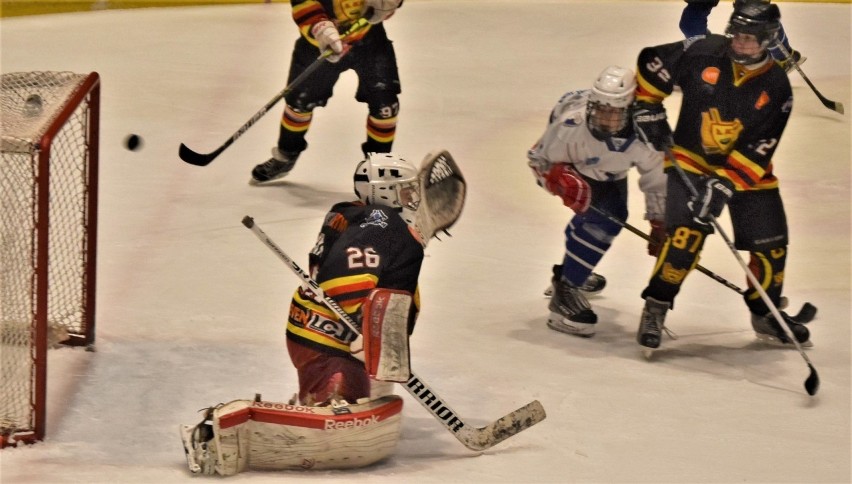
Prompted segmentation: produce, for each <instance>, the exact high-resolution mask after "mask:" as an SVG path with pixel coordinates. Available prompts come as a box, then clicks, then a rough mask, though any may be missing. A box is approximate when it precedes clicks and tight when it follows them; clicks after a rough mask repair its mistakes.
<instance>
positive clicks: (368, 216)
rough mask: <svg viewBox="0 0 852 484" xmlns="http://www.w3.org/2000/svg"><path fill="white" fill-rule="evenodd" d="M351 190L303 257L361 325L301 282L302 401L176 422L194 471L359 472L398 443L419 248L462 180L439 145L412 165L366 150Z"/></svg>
mask: <svg viewBox="0 0 852 484" xmlns="http://www.w3.org/2000/svg"><path fill="white" fill-rule="evenodd" d="M355 193H356V195H357V196H358V198H359V199H360V200H359V201H354V202H342V203H338V204H336V205H334V206H333V207H332V208H331V211H329V212H328V214H327V215H326V217H325V221H324V222H323V225H322V228H321V229H320V233H319V236H318V238H317V242H316V245H315V246H314V248H313V250H312V251H311V253H310V255H309V260H310V270H311V274H312V277H313V279H314V280H315V281H316V282H317V283H318V284H319V287H320V288H321V289H322V290H323V292H324V294H325V295H326V296H327V297H330V298H332V299H333V300H334V302H335V303H337V305H338V306H339V307H340V308H342V309H343V311H345V312H346V314H347V315H348V316H350V319H352V320H354V321H355V323H356V324H357V326H358V328H357V329H358V331H357V332H356V331H353V330H352V329H351V328H350V327H349V326H348V325H347V324H345V323H343V322H341V321H340V318H339V317H338V315H337V314H335V312H334V311H332V310H331V309H329V308H328V306H326V305H325V304H324V302H323V301H322V300H321V299H318V298H317V297H316V296H315V295H314V293H312V292H311V291H310V290H308V289H306V288H305V287H300V288H298V289H297V290H296V292H295V294H294V295H293V299H292V302H291V305H290V313H289V316H288V319H287V332H286V334H287V350H288V352H289V354H290V360H291V361H292V363H293V365H294V366H295V368H296V372H297V374H298V379H299V393H298V400H296V398H294V399H293V400H292V401H291V402H289V403H274V402H263V401H259V399H256V401H249V400H236V401H233V402H230V403H227V404H224V405H221V404H220V405H217V406H215V407H212V408H210V409H207V410H206V412H205V416H204V420H203V421H202V422H201V423H200V424H198V425H196V426H194V427H192V426H183V427H182V428H181V434H182V439H183V441H184V447H185V449H186V452H187V462H188V464H189V467H190V470H191V471H192V472H193V473H204V474H214V473H217V474H220V475H232V474H235V473H237V472H240V471H243V470H246V469H272V470H277V469H308V468H314V469H329V468H351V467H362V466H365V465H368V464H371V463H374V462H377V461H379V460H381V459H383V458H385V457H387V456H389V455H390V454H391V453H393V451H394V450H395V448H396V443H397V440H398V438H399V433H400V427H401V417H402V413H401V412H402V399H401V398H400V397H398V396H396V395H393V394H392V391H391V390H392V388H391V385H392V383H391V382H394V381H396V382H405V381H406V380H407V378H408V376H409V356H408V355H409V353H408V336H409V335H410V334H411V332H412V331H413V330H414V324H415V320H416V318H417V314H418V308H419V296H418V290H417V288H418V282H417V281H418V277H419V274H420V266H421V263H422V262H423V250H424V248H425V246H426V243H427V242H428V241H429V239H431V237H432V236H433V235H434V234H435V233H436V232H437V231H440V230H445V229H447V228H449V227H450V226H451V225H452V224H453V223H455V221H456V220H457V219H458V217H459V215H460V214H461V210H462V207H463V205H464V199H465V182H464V178H463V177H462V175H461V173H460V171H459V169H458V166H457V165H456V164H455V162H454V161H453V159H452V157H451V156H450V154H449V153H447V152H446V151H442V152H439V153H434V154H430V155H427V156H426V158H425V159H424V160H423V164H422V167H421V169H420V170H419V171H418V170H417V168H416V167H415V166H414V165H412V164H411V163H410V162H408V161H406V160H405V159H403V158H401V157H399V156H397V155H395V154H391V153H387V154H378V153H369V154H368V155H367V157H366V159H365V160H363V161H362V162H361V163H359V164H358V167H357V168H356V171H355Z"/></svg>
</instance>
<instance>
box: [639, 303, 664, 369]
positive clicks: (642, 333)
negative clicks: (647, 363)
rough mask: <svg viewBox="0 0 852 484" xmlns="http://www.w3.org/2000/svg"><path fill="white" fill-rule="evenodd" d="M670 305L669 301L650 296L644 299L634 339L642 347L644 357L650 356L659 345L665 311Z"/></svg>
mask: <svg viewBox="0 0 852 484" xmlns="http://www.w3.org/2000/svg"><path fill="white" fill-rule="evenodd" d="M670 307H671V304H670V303H667V302H664V301H657V300H656V299H654V298H652V297H649V298H646V299H645V307H644V308H642V318H641V319H640V321H639V331H638V332H637V333H636V341H637V342H638V343H639V344H640V345H641V346H642V347H643V351H644V353H645V357H646V358H650V357H651V355H652V354H653V352H654V350H656V349H657V348H659V347H660V342H661V341H662V338H663V329H664V328H665V321H666V312H667V311H668V310H669V308H670Z"/></svg>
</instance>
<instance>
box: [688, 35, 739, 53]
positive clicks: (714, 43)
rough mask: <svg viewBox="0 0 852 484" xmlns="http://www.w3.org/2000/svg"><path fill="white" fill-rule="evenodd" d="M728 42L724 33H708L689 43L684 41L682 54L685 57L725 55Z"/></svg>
mask: <svg viewBox="0 0 852 484" xmlns="http://www.w3.org/2000/svg"><path fill="white" fill-rule="evenodd" d="M729 42H730V41H729V40H728V38H727V37H725V36H724V35H719V34H710V35H708V36H707V37H704V38H703V39H699V40H696V41H694V42H691V43H690V42H686V41H684V42H683V46H684V54H685V56H686V57H692V56H706V55H709V56H714V57H721V56H724V55H727V50H728V43H729Z"/></svg>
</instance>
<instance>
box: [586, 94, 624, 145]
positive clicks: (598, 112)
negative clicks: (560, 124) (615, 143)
mask: <svg viewBox="0 0 852 484" xmlns="http://www.w3.org/2000/svg"><path fill="white" fill-rule="evenodd" d="M606 115H610V117H612V118H614V117H615V116H614V115H617V116H618V125H617V127H616V128H614V129H613V128H612V127H610V126H609V125H608V124H607V125H604V124H603V123H602V120H603V117H604V116H606ZM628 121H629V119H628V108H626V107H625V108H616V107H613V106H609V105H607V104H601V103H600V102H599V101H591V102H589V103H588V104H586V125H587V126H588V127H589V131H590V132H591V133H592V136H594V137H595V139H597V140H599V141H604V140H606V139H609V138H612V137H613V136H615V135H616V134H618V133H620V132H622V131H624V130H625V129H626V128H627V123H628Z"/></svg>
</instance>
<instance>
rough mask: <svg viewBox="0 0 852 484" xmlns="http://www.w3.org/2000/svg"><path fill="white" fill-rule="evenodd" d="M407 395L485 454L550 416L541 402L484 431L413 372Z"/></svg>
mask: <svg viewBox="0 0 852 484" xmlns="http://www.w3.org/2000/svg"><path fill="white" fill-rule="evenodd" d="M242 223H243V225H245V226H246V228H248V229H249V230H251V231H252V232H253V233H254V234H255V235H256V236H257V238H258V239H260V241H261V242H263V243H264V244H265V245H266V246H267V247H268V248H269V249H270V250H272V252H274V253H275V255H277V256H278V258H279V259H281V260H282V261H283V262H284V263H285V264H287V265H288V266H289V267H290V269H291V270H292V271H293V272H294V273H296V275H297V276H299V277H300V278H301V279H302V281H304V283H305V284H307V286H308V288H309V289H310V291H311V292H313V293H314V295H315V296H316V297H317V299H319V300H321V301H322V302H323V304H325V305H326V306H328V308H329V309H331V310H332V311H334V312H335V313H336V314H337V315H338V316H339V317H340V320H341V322H343V323H344V324H345V325H347V326H348V327H349V329H351V330H352V331H354V332H355V333H356V334H358V338H361V335H360V331H358V330H357V325H356V324H355V322H354V321H352V318H351V317H350V316H349V315H348V314H346V312H345V311H344V310H343V308H341V307H340V305H338V304H337V302H335V301H334V299H331V298H330V297H328V296H327V295H326V294H325V293H324V292H323V290H322V288H320V286H319V284H318V283H317V282H316V281H314V280H313V279H312V278H311V276H310V275H309V274H307V273H306V272H305V271H304V270H302V268H301V267H299V265H298V264H297V263H296V262H295V261H294V260H293V259H291V258H290V257H289V256H288V255H287V254H286V253H285V252H284V251H283V250H282V249H281V248H280V247H279V246H278V245H277V244H276V243H275V242H273V241H272V239H270V238H269V236H267V235H266V233H265V232H264V231H263V230H261V228H260V227H258V226H257V224H256V223H255V222H254V219H253V218H252V217H250V216H248V215H247V216H245V217H243V221H242ZM403 386H404V387H405V389H406V391H408V393H410V394H411V396H413V397H414V398H415V399H417V401H418V402H419V403H420V404H421V405H422V406H423V408H425V409H426V410H428V411H429V413H431V414H432V416H433V417H435V419H436V420H438V421H439V422H441V424H443V426H444V427H445V428H446V429H447V430H449V431H450V432H451V433H452V434H453V435H454V436H455V438H456V439H458V441H459V442H461V443H462V444H463V445H464V446H465V447H467V448H468V449H470V450H474V451H483V450H486V449H489V448H491V447H493V446H495V445H496V444H499V443H500V442H502V441H504V440H506V439H508V438H509V437H512V436H513V435H515V434H517V433H519V432H521V431H523V430H525V429H528V428H530V427H532V426H533V425H535V424H537V423H539V422H541V421H542V420H544V419H545V417H546V416H547V414H546V413H545V411H544V407H543V406H542V405H541V403H540V402H539V401H538V400H533V401H532V402H530V403H528V404H526V405H524V406H522V407H520V408H518V409H516V410H515V411H513V412H510V413H508V414H506V415H504V416H503V417H501V418H499V419H497V420H495V421H494V422H491V423H490V424H488V425H486V426H484V427H478V428H477V427H473V426H471V425H468V424H467V423H466V422H465V421H464V420H463V419H462V418H461V417H460V416H459V415H458V414H457V413H456V412H455V411H454V410H453V409H452V408H450V406H449V405H447V403H446V402H445V401H444V399H443V398H441V397H440V396H439V395H438V394H437V393H436V392H435V390H433V389H432V388H431V387H429V385H428V384H427V383H426V382H425V381H423V380H422V379H421V378H420V377H418V376H417V375H415V374H414V372H413V371H412V372H411V374H410V376H409V378H408V381H407V382H406V383H405V384H403Z"/></svg>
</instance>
